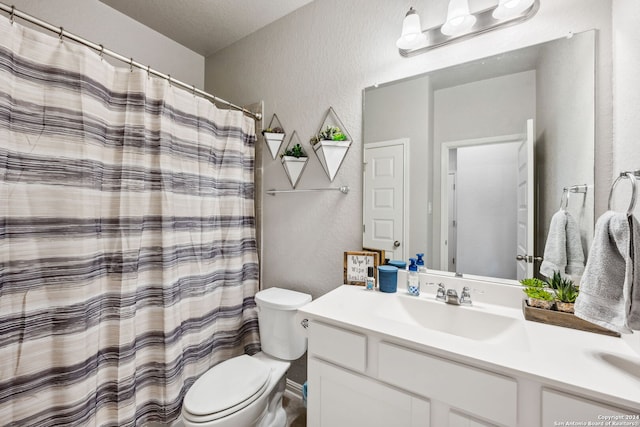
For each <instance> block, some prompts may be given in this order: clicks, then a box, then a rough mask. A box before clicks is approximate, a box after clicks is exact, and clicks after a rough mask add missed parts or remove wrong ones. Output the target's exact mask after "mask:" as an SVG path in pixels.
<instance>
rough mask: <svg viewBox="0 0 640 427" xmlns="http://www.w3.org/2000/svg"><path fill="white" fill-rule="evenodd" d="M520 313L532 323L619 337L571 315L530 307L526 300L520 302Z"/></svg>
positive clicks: (617, 334)
mask: <svg viewBox="0 0 640 427" xmlns="http://www.w3.org/2000/svg"><path fill="white" fill-rule="evenodd" d="M522 313H523V314H524V318H525V319H527V320H531V321H533V322H540V323H547V324H549V325H555V326H562V327H565V328H571V329H578V330H581V331H587V332H594V333H596V334H603V335H610V336H612V337H619V336H620V334H619V333H617V332H614V331H610V330H609V329H605V328H603V327H601V326H598V325H596V324H593V323H591V322H587V321H586V320H583V319H581V318H579V317H576V316H575V315H574V314H571V313H565V312H562V311H555V310H545V309H542V308H535V307H530V306H529V303H528V302H527V300H526V299H523V300H522Z"/></svg>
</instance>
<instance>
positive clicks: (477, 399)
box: [307, 320, 640, 427]
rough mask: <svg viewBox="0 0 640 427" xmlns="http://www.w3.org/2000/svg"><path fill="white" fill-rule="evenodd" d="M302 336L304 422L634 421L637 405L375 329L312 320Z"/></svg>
mask: <svg viewBox="0 0 640 427" xmlns="http://www.w3.org/2000/svg"><path fill="white" fill-rule="evenodd" d="M308 338H309V350H308V387H309V388H308V405H307V425H308V426H309V427H341V426H345V427H347V426H348V427H353V426H355V427H359V426H363V427H365V426H366V427H375V426H380V427H388V426H393V427H405V426H406V427H427V426H433V427H489V426H502V427H540V426H544V427H547V426H560V425H589V424H587V423H588V422H591V423H592V424H590V425H607V424H606V421H607V420H618V421H632V422H636V424H635V425H640V420H639V419H637V418H633V417H637V416H638V415H637V411H636V412H634V411H628V410H624V409H621V408H616V407H614V406H610V405H607V404H605V403H602V402H597V401H595V400H593V399H588V398H584V397H581V396H577V395H574V394H573V393H571V392H569V391H566V390H561V389H557V388H556V387H550V386H548V384H545V383H544V382H543V381H532V380H531V379H526V378H524V377H523V378H520V377H518V378H513V377H511V376H509V375H505V374H503V373H500V372H493V371H490V370H487V369H482V368H478V367H475V366H473V363H472V362H469V363H458V362H454V361H451V360H448V359H445V358H442V357H438V356H436V355H432V354H429V353H428V352H424V351H418V350H416V349H412V348H408V347H406V346H404V345H400V344H398V343H392V342H388V340H386V339H385V338H384V337H383V336H380V335H378V334H375V333H369V332H358V331H354V330H349V329H348V328H347V327H341V326H336V325H329V324H326V323H323V322H321V321H316V320H313V321H310V322H309V328H308ZM497 370H498V369H497ZM605 417H618V418H605ZM600 421H601V422H602V424H597V423H598V422H600ZM570 422H574V423H575V422H584V423H585V424H570ZM609 425H617V424H609ZM619 425H622V424H619ZM630 425H633V424H630Z"/></svg>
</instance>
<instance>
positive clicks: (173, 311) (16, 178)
mask: <svg viewBox="0 0 640 427" xmlns="http://www.w3.org/2000/svg"><path fill="white" fill-rule="evenodd" d="M255 142H256V136H255V123H254V121H253V120H252V119H250V118H248V117H245V116H244V115H243V114H242V113H241V112H237V111H228V110H222V109H218V108H216V107H215V106H214V105H212V104H211V103H210V102H208V101H206V100H204V99H202V98H199V97H195V96H193V94H191V93H189V92H188V91H184V90H182V89H180V88H174V87H171V85H170V84H169V83H168V82H167V81H166V80H164V79H158V78H153V77H150V76H148V75H147V73H146V72H145V71H142V70H130V69H129V68H128V67H126V68H117V67H113V66H112V65H109V64H108V63H107V62H106V61H103V60H102V58H101V57H100V56H99V55H98V54H97V53H95V52H93V51H91V50H90V49H88V48H86V47H83V46H79V45H76V44H74V43H73V42H71V41H68V40H66V41H60V40H58V38H57V37H55V36H53V37H52V36H49V35H45V34H42V33H40V32H37V31H34V30H31V29H29V28H26V27H23V26H21V25H19V24H18V23H10V22H9V20H8V19H6V18H4V17H2V18H0V424H2V425H13V426H28V425H33V426H36V425H37V426H39V427H41V426H53V425H65V426H67V425H74V426H75V425H82V426H85V425H101V426H102V425H104V426H126V425H145V424H148V423H149V422H152V421H157V422H160V423H163V424H165V423H169V422H170V421H172V420H174V419H176V418H177V417H178V415H179V413H180V407H181V403H182V398H183V397H184V394H185V393H186V390H187V389H188V388H189V386H190V385H191V384H192V383H193V381H195V378H197V377H198V376H199V375H201V374H202V373H204V372H205V371H206V370H207V369H208V368H209V367H210V366H212V365H214V364H216V363H219V362H220V361H222V360H225V359H227V358H229V357H232V356H235V355H239V354H242V353H249V354H252V353H255V352H256V351H258V349H259V338H258V330H257V326H258V325H257V316H256V309H255V303H254V299H253V298H254V295H255V292H256V291H257V287H258V256H257V250H256V238H255V215H254V205H253V196H254V178H253V170H254V149H255Z"/></svg>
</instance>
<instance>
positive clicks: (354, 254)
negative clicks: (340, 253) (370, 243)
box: [344, 251, 380, 286]
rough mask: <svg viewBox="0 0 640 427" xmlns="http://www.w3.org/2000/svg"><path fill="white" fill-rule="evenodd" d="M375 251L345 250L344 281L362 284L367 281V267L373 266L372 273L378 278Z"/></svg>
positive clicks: (377, 261)
mask: <svg viewBox="0 0 640 427" xmlns="http://www.w3.org/2000/svg"><path fill="white" fill-rule="evenodd" d="M379 263H380V258H379V254H378V253H377V252H366V251H347V252H345V253H344V283H345V284H347V285H359V286H364V285H365V282H366V281H367V268H368V267H373V274H374V277H375V278H376V282H377V280H378V264H379Z"/></svg>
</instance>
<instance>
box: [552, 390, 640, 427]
mask: <svg viewBox="0 0 640 427" xmlns="http://www.w3.org/2000/svg"><path fill="white" fill-rule="evenodd" d="M638 416H639V414H638V412H637V411H636V412H634V411H625V410H624V409H621V408H616V407H613V406H608V405H605V404H602V403H599V402H595V401H593V400H588V399H584V398H581V397H578V396H572V395H570V394H567V393H563V392H560V391H556V390H551V389H548V388H543V389H542V425H543V426H554V425H569V424H567V423H568V422H575V423H578V422H582V423H585V424H584V425H607V421H612V420H613V421H614V422H628V423H631V424H618V425H639V424H640V419H638V418H636V417H638ZM606 417H620V418H606ZM589 423H591V424H589ZM598 423H602V424H598ZM633 423H635V424H633ZM576 425H583V424H576ZM608 425H616V424H608Z"/></svg>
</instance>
